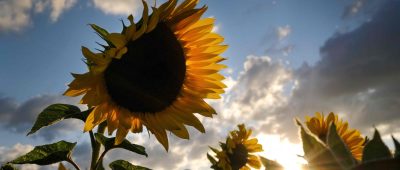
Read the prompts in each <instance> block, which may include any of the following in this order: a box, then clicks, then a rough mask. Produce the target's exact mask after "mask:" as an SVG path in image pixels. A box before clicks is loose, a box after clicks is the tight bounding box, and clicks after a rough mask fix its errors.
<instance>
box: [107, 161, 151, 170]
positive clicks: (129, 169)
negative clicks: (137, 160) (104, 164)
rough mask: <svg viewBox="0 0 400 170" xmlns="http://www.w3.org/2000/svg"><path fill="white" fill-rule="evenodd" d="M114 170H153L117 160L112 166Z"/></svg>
mask: <svg viewBox="0 0 400 170" xmlns="http://www.w3.org/2000/svg"><path fill="white" fill-rule="evenodd" d="M110 168H111V169H112V170H151V169H149V168H146V167H142V166H137V165H132V164H131V163H129V162H128V161H124V160H116V161H114V162H112V163H111V164H110Z"/></svg>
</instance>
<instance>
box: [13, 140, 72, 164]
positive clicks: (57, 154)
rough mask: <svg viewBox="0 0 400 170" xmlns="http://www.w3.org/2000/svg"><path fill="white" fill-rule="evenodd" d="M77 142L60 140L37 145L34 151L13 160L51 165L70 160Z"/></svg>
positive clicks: (14, 162) (17, 162)
mask: <svg viewBox="0 0 400 170" xmlns="http://www.w3.org/2000/svg"><path fill="white" fill-rule="evenodd" d="M75 145H76V143H70V142H66V141H59V142H57V143H53V144H48V145H42V146H36V147H35V148H34V149H33V150H32V151H30V152H28V153H27V154H25V155H22V156H20V157H18V158H17V159H15V160H13V161H11V162H10V163H13V164H37V165H49V164H53V163H57V162H61V161H66V160H68V157H69V156H70V154H71V152H72V150H73V149H74V147H75Z"/></svg>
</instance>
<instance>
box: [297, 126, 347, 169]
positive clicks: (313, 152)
mask: <svg viewBox="0 0 400 170" xmlns="http://www.w3.org/2000/svg"><path fill="white" fill-rule="evenodd" d="M296 122H297V124H298V125H299V126H300V134H301V140H302V143H303V150H304V158H305V159H306V160H307V161H308V163H309V164H308V167H309V169H324V170H330V169H332V170H333V169H334V170H340V169H342V168H341V167H340V164H339V163H338V162H337V161H336V159H335V157H334V156H333V154H332V153H331V152H330V150H329V149H328V147H327V146H326V145H325V144H324V143H322V142H321V141H320V140H319V139H318V137H316V136H315V135H313V134H312V133H310V132H309V131H306V129H304V127H303V125H302V124H301V123H300V121H299V120H296Z"/></svg>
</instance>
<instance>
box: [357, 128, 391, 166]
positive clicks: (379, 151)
mask: <svg viewBox="0 0 400 170" xmlns="http://www.w3.org/2000/svg"><path fill="white" fill-rule="evenodd" d="M391 157H392V154H391V153H390V150H389V148H388V147H387V146H386V145H385V144H384V143H383V141H382V139H381V135H380V134H379V132H378V130H376V129H375V133H374V138H372V140H370V141H369V142H368V143H367V144H366V145H365V147H364V151H363V155H362V162H363V163H364V162H368V161H373V160H379V159H390V158H391Z"/></svg>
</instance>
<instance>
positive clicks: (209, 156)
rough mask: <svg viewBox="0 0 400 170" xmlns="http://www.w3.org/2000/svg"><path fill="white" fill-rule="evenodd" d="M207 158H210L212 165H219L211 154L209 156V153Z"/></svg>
mask: <svg viewBox="0 0 400 170" xmlns="http://www.w3.org/2000/svg"><path fill="white" fill-rule="evenodd" d="M207 158H208V160H209V161H210V162H211V164H213V165H214V164H216V163H217V161H216V160H215V159H214V158H213V157H212V156H211V155H210V154H208V153H207Z"/></svg>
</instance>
